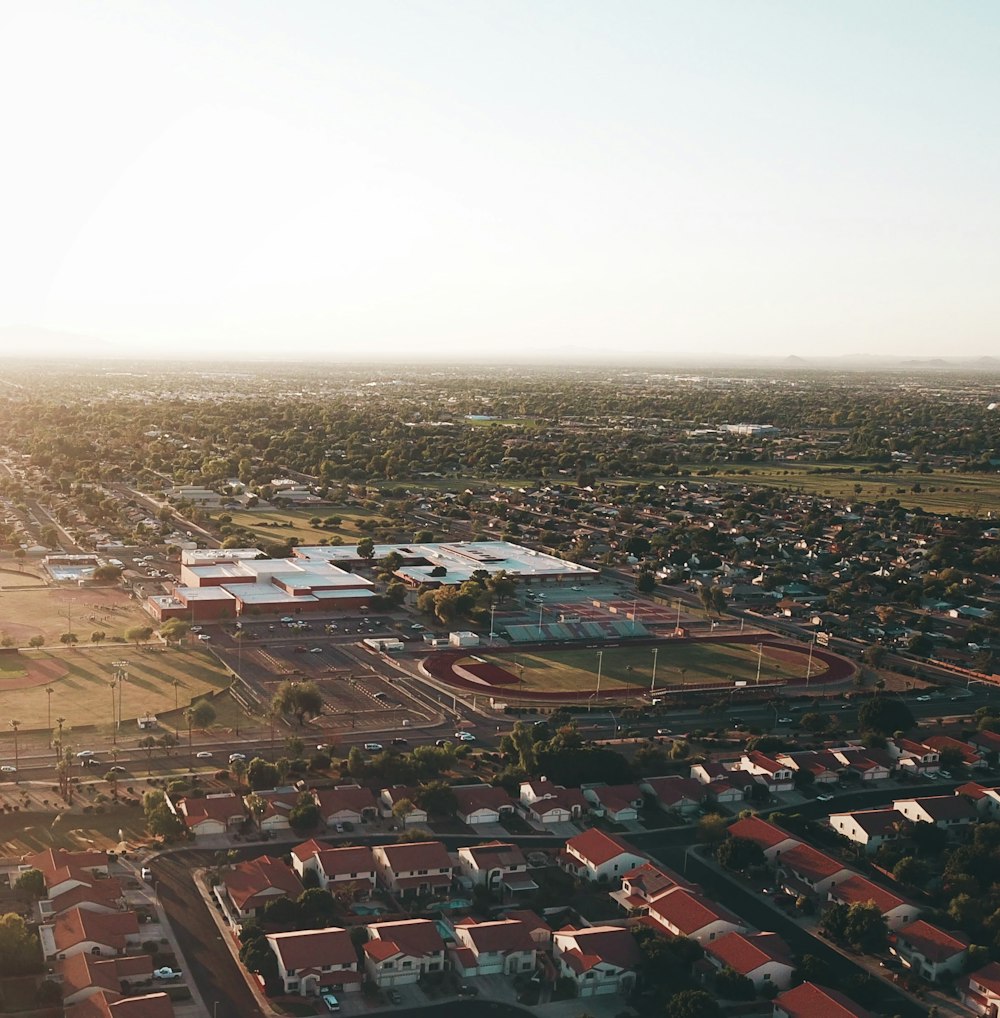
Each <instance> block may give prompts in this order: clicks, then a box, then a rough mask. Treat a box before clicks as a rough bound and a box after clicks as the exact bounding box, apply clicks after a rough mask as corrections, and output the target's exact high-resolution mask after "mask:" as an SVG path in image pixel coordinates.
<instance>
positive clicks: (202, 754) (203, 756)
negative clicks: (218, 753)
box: [195, 749, 212, 760]
mask: <svg viewBox="0 0 1000 1018" xmlns="http://www.w3.org/2000/svg"><path fill="white" fill-rule="evenodd" d="M195 756H196V757H197V758H198V759H199V760H211V759H212V753H211V751H210V750H207V749H202V750H199V751H198V752H197V753H195Z"/></svg>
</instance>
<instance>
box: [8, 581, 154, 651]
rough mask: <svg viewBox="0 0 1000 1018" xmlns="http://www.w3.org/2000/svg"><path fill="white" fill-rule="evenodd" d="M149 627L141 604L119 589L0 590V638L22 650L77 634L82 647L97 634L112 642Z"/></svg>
mask: <svg viewBox="0 0 1000 1018" xmlns="http://www.w3.org/2000/svg"><path fill="white" fill-rule="evenodd" d="M148 623H149V616H147V615H146V614H145V613H144V612H143V611H142V609H141V608H140V607H139V604H138V602H137V601H133V600H132V599H131V598H130V597H129V596H128V594H126V593H125V591H123V590H120V589H119V588H117V587H37V588H32V589H27V590H8V589H2V590H0V636H9V637H11V638H12V639H13V640H14V642H15V644H17V645H19V646H22V647H23V646H26V645H27V643H28V640H30V639H31V637H33V636H41V637H42V638H43V639H44V640H45V643H46V645H48V644H54V643H58V642H59V637H60V636H61V635H62V634H63V633H67V632H73V633H75V634H76V637H77V639H78V640H79V642H80V643H86V642H88V641H89V640H90V634H91V633H95V632H102V633H104V634H105V635H106V637H107V639H111V638H112V637H114V636H122V635H124V633H125V630H126V629H128V628H129V627H130V626H135V625H147V624H148Z"/></svg>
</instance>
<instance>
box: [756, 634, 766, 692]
mask: <svg viewBox="0 0 1000 1018" xmlns="http://www.w3.org/2000/svg"><path fill="white" fill-rule="evenodd" d="M763 656H764V644H762V643H758V644H757V685H758V686H759V685H760V662H761V659H762V658H763Z"/></svg>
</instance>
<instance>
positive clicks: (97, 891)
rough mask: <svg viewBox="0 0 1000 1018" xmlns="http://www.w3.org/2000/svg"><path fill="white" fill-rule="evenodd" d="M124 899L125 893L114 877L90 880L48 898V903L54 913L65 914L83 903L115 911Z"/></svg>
mask: <svg viewBox="0 0 1000 1018" xmlns="http://www.w3.org/2000/svg"><path fill="white" fill-rule="evenodd" d="M124 898H125V892H124V891H123V890H122V885H121V881H120V880H118V879H116V878H115V877H108V878H107V879H106V880H90V881H89V882H88V883H85V884H77V885H76V886H75V887H71V888H69V890H67V891H63V892H62V893H61V894H57V895H54V896H52V897H50V898H49V901H51V903H52V909H53V911H54V912H56V913H59V912H65V911H66V909H68V908H73V907H74V906H75V905H82V904H85V903H87V904H92V905H103V906H104V907H105V908H109V909H114V910H116V911H117V909H118V907H119V904H120V903H121V902H123V901H124Z"/></svg>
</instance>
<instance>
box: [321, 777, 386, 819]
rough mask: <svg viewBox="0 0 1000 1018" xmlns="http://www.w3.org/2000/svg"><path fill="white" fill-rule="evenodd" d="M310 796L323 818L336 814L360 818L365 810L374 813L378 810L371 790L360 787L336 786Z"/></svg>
mask: <svg viewBox="0 0 1000 1018" xmlns="http://www.w3.org/2000/svg"><path fill="white" fill-rule="evenodd" d="M312 795H313V798H314V799H315V800H316V805H317V806H319V809H320V812H321V813H322V814H323V816H324V817H331V816H334V815H336V814H337V813H357V814H358V816H361V814H362V813H364V811H365V810H368V811H369V812H374V811H376V810H377V809H378V805H377V804H376V802H375V796H374V795H373V794H372V790H371V789H370V788H365V787H363V786H362V785H338V786H337V787H336V788H326V789H322V790H313V793H312Z"/></svg>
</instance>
